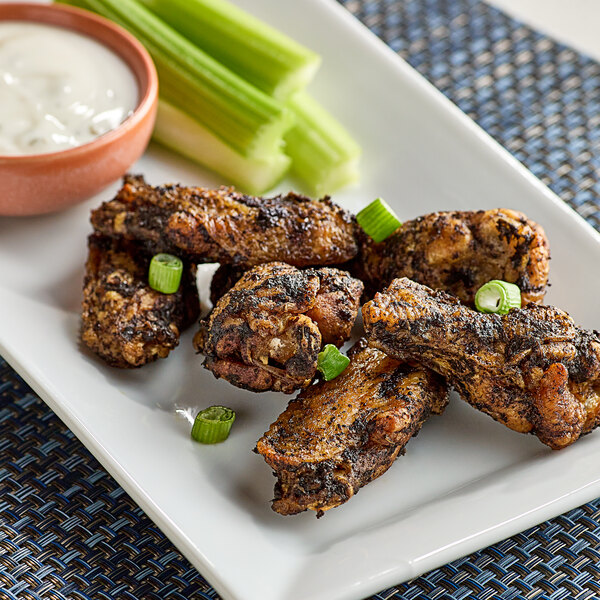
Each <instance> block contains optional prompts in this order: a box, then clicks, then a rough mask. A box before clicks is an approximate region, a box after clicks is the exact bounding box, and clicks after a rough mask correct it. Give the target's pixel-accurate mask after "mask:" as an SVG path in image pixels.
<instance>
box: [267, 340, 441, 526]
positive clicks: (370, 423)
mask: <svg viewBox="0 0 600 600" xmlns="http://www.w3.org/2000/svg"><path fill="white" fill-rule="evenodd" d="M348 355H349V356H350V358H351V361H350V364H349V366H348V367H347V368H346V370H345V371H344V372H343V373H342V374H341V375H339V376H338V377H337V378H336V379H334V380H332V381H329V382H325V381H321V382H319V383H317V384H315V385H311V386H310V387H308V388H307V389H305V390H303V391H302V392H301V393H300V394H299V395H298V397H297V398H295V399H294V400H292V401H291V402H290V403H289V405H288V407H287V409H286V410H285V411H284V412H283V413H282V414H281V415H280V416H279V418H278V419H277V421H275V423H273V424H272V425H271V427H270V428H269V430H268V431H267V433H265V435H264V436H263V437H262V438H261V439H260V440H259V441H258V443H257V445H256V451H257V452H259V453H260V454H262V456H263V457H264V459H265V461H266V462H267V463H268V464H269V466H270V467H271V468H272V469H273V470H274V472H275V476H276V477H277V483H276V484H275V499H274V501H273V504H272V508H273V510H274V511H276V512H278V513H280V514H282V515H293V514H297V513H299V512H302V511H305V510H307V509H308V510H314V511H317V516H321V515H322V514H323V512H324V511H326V510H329V509H330V508H334V507H336V506H339V505H340V504H343V503H344V502H346V501H348V500H349V499H350V498H351V497H352V496H353V495H354V494H356V492H357V491H358V490H359V488H361V487H362V486H364V485H366V484H367V483H369V482H370V481H373V479H375V478H377V477H379V476H380V475H382V474H383V473H385V471H387V469H388V468H389V467H390V466H391V464H392V463H393V462H394V460H395V458H396V457H397V456H398V454H399V453H403V452H404V447H405V446H406V443H407V442H408V441H409V440H410V438H411V437H412V436H413V435H416V434H417V433H418V431H419V430H420V428H421V425H422V424H423V423H424V422H425V420H426V419H427V418H428V417H429V415H430V414H432V413H433V414H441V413H442V412H443V410H444V408H445V406H446V404H447V401H448V391H447V388H446V384H445V382H444V380H443V379H442V378H441V377H439V376H438V375H436V374H435V373H433V372H432V371H430V370H429V369H424V368H422V367H418V366H414V365H410V364H407V363H404V362H400V361H398V360H396V359H394V358H391V357H389V356H387V355H386V354H384V353H383V352H381V351H379V350H376V349H375V348H370V347H368V346H367V343H366V340H364V339H363V340H360V341H359V342H357V343H356V344H355V345H354V346H353V348H352V349H351V350H350V352H349V353H348Z"/></svg>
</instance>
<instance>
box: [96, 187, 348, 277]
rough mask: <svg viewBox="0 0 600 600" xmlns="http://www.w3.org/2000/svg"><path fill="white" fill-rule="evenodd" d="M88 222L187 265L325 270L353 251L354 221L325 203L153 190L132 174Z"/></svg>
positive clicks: (223, 191)
mask: <svg viewBox="0 0 600 600" xmlns="http://www.w3.org/2000/svg"><path fill="white" fill-rule="evenodd" d="M92 225H93V226H94V229H95V230H96V231H98V232H100V233H103V234H105V235H108V236H112V237H122V238H125V239H129V240H137V241H139V242H143V243H144V244H145V246H146V247H147V248H148V250H149V251H150V252H152V253H156V252H168V253H171V254H175V255H177V256H180V257H186V258H187V259H188V260H189V261H190V262H194V263H205V262H218V263H227V264H235V265H244V266H245V267H246V268H248V267H251V266H255V265H258V264H262V263H266V262H270V261H278V260H280V261H285V262H287V263H289V264H292V265H295V266H299V267H301V266H311V265H313V266H314V265H332V264H338V263H342V262H345V261H348V260H350V259H351V258H353V257H354V256H355V255H356V252H357V243H356V239H355V233H356V223H355V219H354V217H353V216H352V215H351V214H350V213H348V212H347V211H345V210H343V209H342V208H340V207H339V206H337V205H336V204H334V203H333V202H331V200H329V198H323V199H322V200H310V199H308V198H305V197H303V196H299V195H297V194H293V193H289V194H288V195H287V196H276V197H275V198H256V197H253V196H248V195H245V194H242V193H239V192H236V191H235V190H234V189H233V188H226V187H221V188H219V189H216V190H210V189H204V188H196V187H183V186H179V185H166V186H159V187H153V186H151V185H148V184H147V183H146V182H145V181H144V179H143V178H142V177H139V176H138V177H133V176H127V177H126V178H125V180H124V184H123V187H122V188H121V190H120V191H119V192H118V194H117V196H116V197H115V198H114V199H113V200H111V201H109V202H105V203H103V204H102V205H101V206H100V207H99V208H97V209H96V210H94V211H93V212H92Z"/></svg>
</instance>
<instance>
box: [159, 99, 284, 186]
mask: <svg viewBox="0 0 600 600" xmlns="http://www.w3.org/2000/svg"><path fill="white" fill-rule="evenodd" d="M154 139H155V140H156V141H158V142H159V143H161V144H163V145H164V146H167V147H168V148H170V149H171V150H175V151H176V152H179V153H180V154H183V155H184V156H187V157H188V158H191V159H192V160H194V161H196V162H198V163H200V164H202V165H204V166H206V167H208V168H209V169H211V170H212V171H216V172H217V173H219V174H221V175H223V176H224V177H225V178H226V179H228V180H230V181H231V182H233V183H235V184H236V185H239V186H240V187H241V189H243V190H244V191H245V192H247V193H249V194H262V193H263V192H265V191H267V190H268V189H270V188H272V187H273V186H274V185H275V184H276V183H277V182H278V181H279V180H280V179H281V178H282V177H283V175H284V174H285V172H286V171H287V170H288V167H289V166H290V162H291V161H290V158H289V157H288V156H286V155H285V154H284V153H283V152H281V151H280V152H277V153H274V154H273V155H272V156H270V157H268V158H265V159H256V158H248V157H244V156H241V155H240V154H238V153H237V152H235V150H233V149H232V148H231V147H230V146H228V145H227V144H225V143H223V142H222V141H221V140H220V139H219V138H217V137H215V135H214V134H213V133H212V132H211V131H209V130H208V129H207V128H206V127H204V126H203V125H202V124H201V123H199V122H198V121H195V120H194V119H193V118H192V117H190V116H189V115H187V114H185V113H184V112H182V111H181V110H179V109H178V108H176V107H174V106H173V105H171V104H169V103H168V102H166V101H164V100H160V101H159V103H158V114H157V118H156V126H155V128H154Z"/></svg>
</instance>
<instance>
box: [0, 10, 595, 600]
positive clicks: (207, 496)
mask: <svg viewBox="0 0 600 600" xmlns="http://www.w3.org/2000/svg"><path fill="white" fill-rule="evenodd" d="M238 1H239V3H240V4H241V5H242V6H245V7H246V8H251V9H252V10H253V11H254V12H255V13H256V14H258V16H259V17H262V18H265V19H266V20H268V21H270V22H271V23H273V24H274V25H276V26H279V27H281V28H282V29H284V30H287V31H288V32H289V33H291V34H293V35H295V36H296V37H297V38H298V39H300V40H301V41H304V42H305V43H307V44H308V45H310V46H312V47H313V48H314V49H316V50H317V51H319V52H320V53H321V54H322V55H323V57H324V65H323V68H322V70H321V72H320V74H319V76H318V79H317V81H315V84H314V86H313V91H314V93H315V94H316V95H317V96H318V97H319V98H320V99H321V100H322V101H323V102H324V103H325V104H327V105H328V106H329V107H330V108H331V109H332V110H333V111H334V112H335V113H336V114H337V115H338V116H339V117H340V119H342V120H343V121H344V122H345V123H346V124H347V125H348V126H349V127H350V128H351V129H352V131H353V132H354V133H355V135H356V136H357V138H358V139H359V140H360V142H361V144H362V146H363V149H364V160H363V180H362V184H361V185H360V186H359V187H357V188H355V189H353V190H350V191H347V192H345V193H342V194H339V195H337V196H336V198H335V199H336V200H338V201H339V202H341V203H343V204H344V205H346V206H348V207H349V208H351V209H356V208H357V207H359V206H361V205H362V204H364V203H366V202H367V201H370V200H371V199H373V198H375V197H376V196H379V195H381V196H383V197H384V198H386V200H387V201H388V202H389V203H390V204H392V205H393V206H394V207H395V209H396V210H397V212H398V213H399V215H400V217H401V218H404V219H407V218H411V217H414V216H416V215H419V214H423V213H426V212H429V211H433V210H439V209H475V208H493V207H498V206H503V207H509V208H515V209H520V210H523V211H525V212H526V213H527V214H528V215H529V216H530V217H531V218H533V219H535V220H536V221H539V222H540V223H542V224H543V226H544V227H545V228H546V231H547V233H548V236H549V238H550V241H551V246H552V256H553V259H552V265H551V280H552V283H553V285H552V287H551V289H550V293H549V294H548V301H549V302H552V303H555V304H557V305H559V306H561V307H563V308H565V309H566V310H568V311H569V312H571V314H572V315H573V317H574V318H575V319H576V320H577V321H578V322H579V323H580V324H582V325H584V326H586V327H596V328H598V327H600V316H599V314H600V313H599V312H598V301H597V298H598V297H600V278H598V277H595V276H593V275H592V274H593V273H594V272H596V270H597V265H598V263H599V262H600V236H599V235H598V234H597V233H595V232H594V231H593V229H592V228H591V227H589V226H588V225H587V224H586V223H585V222H584V221H583V220H582V219H580V218H579V217H577V216H576V215H575V213H573V212H572V211H571V210H569V209H568V208H566V207H565V206H564V205H563V204H562V203H561V202H560V201H559V200H558V199H557V198H556V197H555V196H554V195H553V194H552V193H551V192H549V191H548V189H547V188H545V187H544V186H543V185H542V184H541V183H539V181H537V180H536V179H535V178H534V177H533V176H532V175H531V174H529V173H528V172H527V171H526V170H525V169H524V168H522V167H521V166H520V165H519V164H517V163H516V162H515V161H514V160H513V159H512V158H511V157H510V156H509V155H508V154H507V153H506V152H505V151H503V150H502V149H501V148H500V147H499V146H498V145H497V144H495V143H494V142H493V141H492V140H491V139H490V138H489V137H488V136H487V135H485V134H484V133H483V132H482V131H481V130H480V129H479V128H478V127H476V126H475V125H474V124H473V123H472V122H471V121H469V120H468V119H467V118H466V117H465V116H464V115H463V114H462V113H460V111H459V110H458V109H456V108H455V107H454V106H453V105H451V104H450V103H449V102H448V101H447V100H445V99H444V98H443V97H442V96H441V95H440V94H439V93H438V92H437V91H435V90H434V89H433V88H432V87H431V86H430V85H429V84H428V83H426V82H425V81H424V80H423V79H422V78H421V77H420V76H419V75H417V74H416V73H415V72H414V71H413V70H412V69H411V68H410V67H408V66H407V65H406V64H405V63H403V62H402V61H401V60H400V59H399V58H398V57H397V56H395V55H394V54H393V53H392V52H391V51H390V50H389V49H387V48H386V47H385V46H384V45H383V44H382V43H381V42H379V41H378V40H377V39H376V38H375V37H374V36H372V35H371V34H369V33H368V32H367V30H366V29H364V28H363V27H362V26H361V25H359V24H358V22H357V21H355V20H354V19H353V18H352V17H351V16H350V15H349V14H348V13H346V12H345V11H344V10H343V9H342V8H341V7H340V6H338V5H337V4H336V3H335V2H334V0H303V2H297V1H296V0H238ZM135 171H137V172H143V173H144V174H145V175H146V176H147V178H148V180H149V181H150V182H151V183H159V182H164V181H181V182H183V183H189V184H204V185H214V184H217V183H219V182H218V181H217V180H216V179H215V178H214V177H212V176H209V175H208V174H206V173H204V172H203V171H201V170H200V169H198V168H196V167H194V166H192V165H191V164H190V163H186V162H184V161H182V160H180V159H177V158H175V157H174V156H172V155H170V154H168V153H166V152H163V151H161V150H159V149H157V148H151V149H150V151H149V152H147V154H146V155H145V156H144V157H143V158H142V160H140V161H139V163H138V164H137V165H136V167H135ZM288 185H289V184H284V185H283V186H282V189H285V188H286V187H288ZM115 189H116V186H115ZM112 191H114V190H109V191H108V192H106V193H105V194H103V195H102V198H94V199H92V200H90V201H89V202H88V203H87V204H84V205H80V206H77V207H74V208H73V209H71V210H69V211H68V212H65V213H62V214H59V215H52V216H46V217H36V218H30V219H27V220H18V219H10V218H4V219H0V270H1V277H0V307H1V310H0V353H1V354H2V355H3V356H4V357H6V358H7V359H8V360H9V361H10V363H11V364H12V365H13V366H14V367H15V368H16V369H17V370H18V371H19V372H20V373H21V374H23V376H24V377H25V379H26V380H27V381H28V382H29V383H30V384H31V385H32V386H33V388H34V389H35V390H36V391H37V392H38V393H39V394H40V395H41V396H42V398H44V400H45V401H46V402H47V403H48V404H49V405H50V406H51V407H52V408H53V410H55V411H56V413H57V414H58V415H59V416H60V417H61V418H62V419H63V420H64V421H65V422H66V423H67V425H68V426H69V427H70V428H71V429H72V430H73V431H74V433H75V434H76V435H77V436H78V437H79V438H80V439H81V440H82V441H83V442H84V443H85V444H86V445H87V446H88V447H89V448H90V450H91V451H92V452H93V453H94V454H95V455H96V456H97V457H98V459H99V460H100V461H101V462H102V464H103V465H104V466H105V467H106V468H107V469H108V470H109V471H110V472H111V473H112V474H113V475H114V476H115V478H116V479H117V480H118V481H119V483H120V484H121V485H122V486H123V487H124V488H125V489H126V490H127V491H128V492H129V493H130V494H131V495H132V496H133V498H134V499H135V500H136V501H137V502H138V503H139V504H140V506H141V507H142V508H143V509H144V510H145V511H146V512H147V513H148V515H149V516H150V517H151V518H152V519H153V520H154V521H155V522H156V523H157V525H158V526H159V527H161V529H162V530H163V531H164V532H165V533H166V534H167V535H168V536H169V537H170V538H171V540H172V541H173V542H174V543H175V544H176V545H177V546H178V547H179V548H180V549H181V550H182V551H183V552H184V553H185V555H186V556H187V557H188V558H189V559H190V560H191V562H192V563H193V564H194V565H195V566H196V567H197V568H198V569H199V571H200V572H201V573H202V574H203V575H204V576H205V577H206V578H207V579H208V580H209V581H210V582H211V583H212V584H213V585H214V586H215V588H216V589H217V590H218V591H219V593H220V594H221V595H222V596H223V598H225V599H226V600H231V599H237V600H240V599H244V600H319V599H325V598H327V599H328V600H335V599H338V600H341V599H358V598H363V597H365V596H367V595H369V594H371V593H374V592H376V591H379V590H381V589H383V588H385V587H388V586H391V585H394V584H397V583H399V582H401V581H403V580H405V579H408V578H410V577H413V576H415V575H418V574H420V573H423V572H425V571H427V570H429V569H431V568H433V567H436V566H439V565H442V564H445V563H447V562H448V561H450V560H452V559H455V558H457V557H459V556H462V555H464V554H467V553H469V552H471V551H473V550H475V549H477V548H481V547H484V546H486V545H488V544H490V543H492V542H496V541H498V540H500V539H502V538H505V537H507V536H509V535H511V534H514V533H516V532H518V531H521V530H523V529H525V528H527V527H529V526H531V525H534V524H536V523H539V522H541V521H543V520H544V519H546V518H549V517H551V516H554V515H557V514H559V513H561V512H563V511H565V510H567V509H569V508H573V507H575V506H577V505H579V504H581V503H583V502H586V501H588V500H591V499H592V498H595V497H597V496H598V495H600V471H599V470H598V467H597V463H598V460H599V459H600V432H597V433H594V434H591V435H589V436H586V437H585V438H584V439H582V440H580V441H579V442H578V443H577V444H575V445H574V446H573V447H571V448H568V449H567V450H564V451H561V452H558V453H553V452H551V451H550V450H548V449H547V448H546V447H544V446H543V445H542V444H540V443H539V442H538V441H537V439H535V438H533V437H529V436H522V435H519V434H516V433H513V432H511V431H509V430H508V429H506V428H504V427H502V426H501V425H499V424H497V423H495V422H493V421H492V420H491V419H489V418H488V417H485V416H484V415H482V414H480V413H478V412H476V411H475V410H473V409H472V408H470V407H469V406H467V405H466V404H465V403H463V402H462V401H460V400H458V399H457V398H454V399H453V402H452V403H451V406H450V407H449V409H448V411H447V412H446V414H445V415H444V416H443V417H440V418H435V419H433V420H432V421H430V422H429V423H427V424H426V425H425V427H424V429H423V430H422V432H421V433H420V434H419V436H418V438H416V439H414V440H412V441H411V442H410V443H409V445H408V449H407V454H406V456H405V457H403V458H401V459H399V460H398V461H397V463H396V464H395V465H394V466H393V467H392V468H391V469H390V470H389V471H388V473H386V474H385V475H384V476H383V477H381V478H380V479H378V480H377V481H375V482H373V483H372V484H370V485H368V486H367V487H365V488H364V489H363V490H361V491H360V493H359V494H358V495H357V496H356V497H355V498H353V499H352V500H351V501H350V502H349V503H347V504H346V505H345V506H342V507H340V508H338V509H335V510H333V511H330V512H329V513H327V514H326V515H325V516H324V517H323V518H322V519H320V520H317V519H315V517H314V514H312V513H311V514H303V515H299V516H296V517H281V516H279V515H277V514H275V513H273V512H272V511H271V509H270V506H269V500H270V498H271V497H272V489H273V483H274V479H273V477H272V475H271V473H270V470H269V469H268V468H267V466H266V465H265V463H264V462H263V460H262V458H261V457H260V456H257V455H255V454H253V453H252V452H251V449H252V448H253V446H254V443H255V441H256V440H257V439H258V437H259V436H260V435H261V434H262V433H263V431H264V430H265V429H266V428H267V426H268V424H269V423H270V422H271V421H272V420H273V419H274V418H275V417H276V416H277V414H278V413H279V412H280V411H281V410H282V409H283V408H284V406H285V404H286V402H287V400H288V398H287V397H285V396H283V395H279V394H272V393H271V394H262V395H253V394H250V393H245V392H243V391H241V390H238V389H236V388H234V387H233V386H231V385H229V384H227V383H226V382H223V381H216V380H214V379H213V377H212V375H210V374H209V373H208V372H206V371H204V370H203V369H202V368H201V367H200V362H201V359H200V358H199V357H197V356H196V355H195V354H194V351H193V349H192V346H191V335H192V333H191V332H188V333H187V334H186V335H185V336H184V337H183V339H182V343H181V345H180V347H179V348H178V349H177V350H176V351H175V352H173V354H172V355H171V356H170V357H169V359H168V360H164V361H161V362H159V363H156V364H153V365H150V366H148V367H144V368H143V369H141V370H137V371H133V372H123V371H118V370H114V369H110V368H108V367H106V366H104V365H103V364H102V363H101V362H100V361H99V360H97V359H96V358H95V357H94V356H92V355H90V354H89V353H88V352H87V351H85V350H84V349H82V348H81V347H80V346H79V344H78V341H77V334H78V326H79V316H78V309H79V302H80V289H81V280H82V275H83V262H84V259H85V254H86V235H87V233H88V232H89V231H90V228H89V224H88V214H89V210H90V208H92V207H94V206H96V205H97V204H98V203H99V202H100V201H101V200H102V199H106V198H109V197H110V196H111V192H112ZM214 403H219V404H225V405H227V406H230V407H232V408H233V409H234V410H236V411H237V413H238V418H237V420H236V423H235V427H234V429H233V432H232V435H231V437H230V438H229V440H228V441H227V442H226V443H225V444H223V445H217V446H214V447H203V446H201V445H198V444H195V443H193V442H192V441H191V440H190V439H189V427H190V426H189V423H188V422H187V420H186V413H188V412H191V411H193V410H197V409H198V408H199V407H203V406H207V405H210V404H214Z"/></svg>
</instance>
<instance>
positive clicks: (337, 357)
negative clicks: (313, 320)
mask: <svg viewBox="0 0 600 600" xmlns="http://www.w3.org/2000/svg"><path fill="white" fill-rule="evenodd" d="M349 364H350V359H349V358H348V357H347V356H346V355H345V354H342V353H341V352H340V351H339V350H338V349H337V348H336V347H335V346H334V345H333V344H327V345H326V346H325V348H323V350H322V351H321V352H319V356H318V357H317V369H319V371H321V373H322V374H323V378H324V379H325V381H331V380H332V379H335V378H336V377H337V376H338V375H340V374H341V373H342V372H343V371H344V370H345V369H346V367H347V366H348V365H349Z"/></svg>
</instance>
